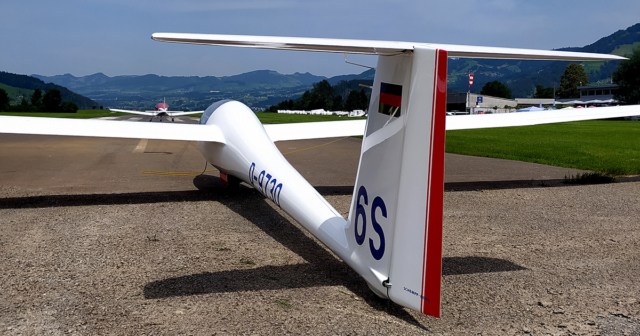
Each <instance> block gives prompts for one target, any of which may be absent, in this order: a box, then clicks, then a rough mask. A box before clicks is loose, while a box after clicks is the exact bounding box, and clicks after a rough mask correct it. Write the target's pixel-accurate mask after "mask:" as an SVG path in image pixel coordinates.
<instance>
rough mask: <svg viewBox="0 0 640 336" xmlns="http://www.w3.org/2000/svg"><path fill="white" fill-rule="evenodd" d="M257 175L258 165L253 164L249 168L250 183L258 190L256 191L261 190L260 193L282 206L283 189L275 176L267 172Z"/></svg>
mask: <svg viewBox="0 0 640 336" xmlns="http://www.w3.org/2000/svg"><path fill="white" fill-rule="evenodd" d="M255 174H256V164H255V162H252V163H251V166H249V182H251V185H252V186H253V187H254V188H256V190H259V191H260V193H262V194H263V195H265V196H267V198H269V199H270V200H272V201H273V202H274V203H275V204H276V205H278V206H280V193H281V192H282V188H283V185H282V183H280V184H278V183H277V181H278V180H277V179H276V178H275V177H274V176H273V175H271V174H269V173H267V171H266V170H263V171H261V172H260V174H258V176H256V175H255ZM269 185H271V189H269Z"/></svg>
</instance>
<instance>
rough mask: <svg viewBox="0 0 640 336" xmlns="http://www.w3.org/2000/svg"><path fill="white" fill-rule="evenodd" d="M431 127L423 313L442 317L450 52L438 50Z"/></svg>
mask: <svg viewBox="0 0 640 336" xmlns="http://www.w3.org/2000/svg"><path fill="white" fill-rule="evenodd" d="M436 53H437V58H436V69H435V75H436V78H435V83H434V100H435V101H434V106H433V109H432V113H433V114H432V118H433V120H432V128H431V132H432V133H431V134H432V139H431V146H432V149H431V159H430V161H431V169H430V170H429V174H430V179H429V180H430V183H429V185H428V186H429V189H428V196H427V218H425V231H426V233H425V236H426V237H425V238H426V244H425V252H426V260H425V263H424V270H423V281H422V283H423V288H422V297H423V301H422V313H424V314H426V315H432V316H435V317H440V281H441V277H442V215H443V197H444V142H445V122H446V108H447V51H446V50H437V51H436Z"/></svg>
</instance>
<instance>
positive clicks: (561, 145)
mask: <svg viewBox="0 0 640 336" xmlns="http://www.w3.org/2000/svg"><path fill="white" fill-rule="evenodd" d="M446 151H447V152H448V153H456V154H464V155H474V156H485V157H493V158H501V159H509V160H518V161H526V162H534V163H541V164H547V165H552V166H559V167H568V168H577V169H585V170H591V171H596V172H602V173H605V174H610V175H635V174H640V122H635V121H613V120H590V121H580V122H571V123H561V124H549V125H536V126H526V127H506V128H491V129H477V130H462V131H448V132H447V140H446Z"/></svg>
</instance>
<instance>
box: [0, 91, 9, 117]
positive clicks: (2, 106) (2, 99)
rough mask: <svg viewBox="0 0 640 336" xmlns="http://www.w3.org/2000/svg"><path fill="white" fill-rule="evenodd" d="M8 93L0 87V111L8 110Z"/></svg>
mask: <svg viewBox="0 0 640 336" xmlns="http://www.w3.org/2000/svg"><path fill="white" fill-rule="evenodd" d="M9 102H10V100H9V95H8V94H7V91H5V90H3V89H0V111H1V112H5V111H9V108H10V105H9Z"/></svg>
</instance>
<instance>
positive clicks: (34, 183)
mask: <svg viewBox="0 0 640 336" xmlns="http://www.w3.org/2000/svg"><path fill="white" fill-rule="evenodd" d="M137 117H138V118H139V116H133V117H132V116H125V117H118V118H117V119H120V120H123V119H128V120H132V119H133V118H137ZM133 120H135V121H141V122H142V121H146V120H147V119H146V118H140V119H133ZM196 120H197V119H196V118H189V117H179V118H176V122H188V123H191V122H195V121H196ZM165 122H166V120H165ZM336 140H337V141H336ZM277 145H278V148H279V149H280V150H281V151H282V152H283V153H285V157H286V158H287V159H288V160H289V161H290V162H291V164H292V165H293V166H294V167H295V168H296V169H298V171H299V172H300V173H301V174H302V175H303V176H304V177H305V178H307V179H308V180H309V182H310V183H311V184H312V185H314V186H315V187H316V188H317V189H318V191H319V192H320V193H321V194H323V195H324V196H325V197H326V198H327V200H328V201H329V203H331V204H332V205H333V206H334V207H335V208H336V209H337V210H338V211H339V212H341V213H342V214H343V215H345V216H346V215H347V213H348V211H349V205H350V201H351V193H352V189H353V184H354V181H355V174H356V171H357V165H358V154H359V151H360V145H361V140H359V139H355V138H343V139H316V140H305V141H289V142H281V143H278V144H277ZM204 169H205V160H204V159H203V158H202V156H201V155H200V153H199V152H198V150H197V149H196V146H195V143H192V142H178V141H158V140H148V141H146V140H135V139H104V138H74V137H53V136H31V135H7V134H0V228H2V229H1V230H0V334H8V335H14V334H15V335H30V334H66V333H71V334H87V335H93V334H119V335H129V334H139V335H142V334H145V335H151V334H155V335H158V334H168V335H174V334H193V335H212V334H217V335H224V334H282V333H285V334H289V333H291V334H302V333H305V334H306V333H309V334H321V335H324V334H345V335H347V334H349V335H352V334H391V335H401V334H402V335H404V334H446V335H459V334H483V335H512V334H534V335H544V334H552V335H565V334H588V335H592V334H594V335H595V334H598V335H600V334H601V335H640V300H639V299H640V282H639V281H637V279H640V243H639V242H640V227H639V226H638V218H640V216H639V215H640V202H639V200H640V184H639V183H637V182H633V181H631V182H624V183H614V184H605V185H591V186H566V185H564V184H562V179H563V178H564V177H565V176H566V175H571V174H575V173H577V172H578V171H576V170H573V169H565V168H558V167H550V166H544V165H537V164H530V163H523V162H516V161H508V160H498V159H488V158H478V157H469V156H461V155H449V154H447V157H446V172H445V181H446V184H445V190H446V192H445V196H444V197H445V208H444V237H443V239H444V240H443V256H444V259H443V278H442V318H440V319H435V318H432V317H428V316H424V315H422V314H420V313H417V312H415V311H412V310H409V309H404V308H402V307H400V306H398V305H396V304H394V303H392V302H390V301H387V300H382V299H379V298H377V297H376V296H375V295H374V294H373V293H372V292H370V290H369V289H368V288H367V286H366V284H365V283H364V281H363V280H361V278H360V277H359V276H358V275H357V274H356V273H355V272H353V271H352V270H351V269H350V268H349V267H347V266H346V265H344V263H342V262H341V261H340V260H339V259H337V258H336V257H335V256H334V255H333V254H332V253H331V252H330V251H328V250H327V249H326V248H325V247H324V246H323V245H322V244H321V243H319V242H318V241H317V240H316V239H315V238H314V237H312V236H311V235H310V234H308V233H307V232H306V231H305V230H304V229H302V228H301V227H300V226H299V225H298V224H297V223H296V222H295V221H294V220H292V219H291V218H290V217H289V216H288V215H286V214H285V213H284V212H282V211H281V210H280V209H278V208H277V207H276V206H274V205H273V204H272V203H271V202H270V201H268V200H266V199H265V198H264V197H262V196H261V195H260V194H259V193H257V192H255V191H254V190H253V189H252V188H250V187H248V186H242V187H241V190H240V192H238V193H236V194H229V193H228V192H227V191H226V190H225V189H224V187H223V186H222V184H221V183H220V181H219V179H218V175H217V172H216V171H213V169H212V168H211V166H208V167H207V169H206V170H207V171H206V172H205V173H204V174H202V175H200V174H201V172H202V171H203V170H204Z"/></svg>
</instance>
